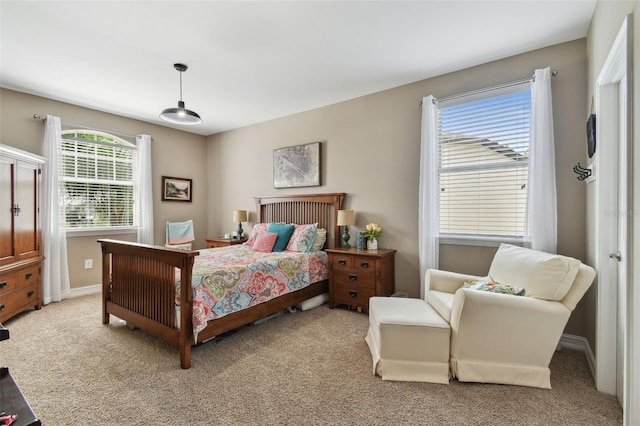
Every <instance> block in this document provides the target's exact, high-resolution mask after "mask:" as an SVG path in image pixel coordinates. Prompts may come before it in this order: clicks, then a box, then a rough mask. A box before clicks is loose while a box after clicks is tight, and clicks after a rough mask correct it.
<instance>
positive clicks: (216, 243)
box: [205, 238, 247, 248]
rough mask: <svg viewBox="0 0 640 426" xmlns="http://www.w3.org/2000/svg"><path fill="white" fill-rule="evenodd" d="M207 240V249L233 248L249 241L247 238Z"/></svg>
mask: <svg viewBox="0 0 640 426" xmlns="http://www.w3.org/2000/svg"><path fill="white" fill-rule="evenodd" d="M205 240H206V241H207V248H213V247H227V246H233V245H236V244H242V243H244V242H245V241H247V239H246V238H205Z"/></svg>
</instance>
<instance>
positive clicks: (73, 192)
mask: <svg viewBox="0 0 640 426" xmlns="http://www.w3.org/2000/svg"><path fill="white" fill-rule="evenodd" d="M59 152H60V160H59V161H60V164H59V169H58V175H59V177H60V184H61V191H60V193H61V200H60V201H61V202H60V218H61V219H60V224H61V228H65V229H67V230H74V229H82V230H88V229H105V228H133V227H135V226H136V225H137V223H136V221H137V219H136V215H135V214H134V209H135V203H134V200H135V194H136V192H137V185H136V182H135V176H136V170H135V167H136V146H135V144H133V143H131V142H128V141H126V140H124V139H121V138H118V137H116V136H113V135H109V134H107V133H103V132H97V131H90V130H69V131H63V132H62V138H61V141H60V150H59Z"/></svg>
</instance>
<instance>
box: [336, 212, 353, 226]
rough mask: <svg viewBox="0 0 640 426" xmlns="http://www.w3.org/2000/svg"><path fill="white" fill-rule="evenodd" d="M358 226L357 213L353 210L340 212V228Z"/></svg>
mask: <svg viewBox="0 0 640 426" xmlns="http://www.w3.org/2000/svg"><path fill="white" fill-rule="evenodd" d="M355 224H356V213H355V212H354V211H353V210H338V224H337V225H338V226H351V225H355Z"/></svg>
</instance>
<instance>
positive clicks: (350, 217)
mask: <svg viewBox="0 0 640 426" xmlns="http://www.w3.org/2000/svg"><path fill="white" fill-rule="evenodd" d="M355 223H356V214H355V212H354V211H353V210H338V223H337V225H338V226H344V230H343V232H342V239H343V240H344V243H343V244H342V247H345V248H351V245H350V244H349V238H351V236H349V225H355Z"/></svg>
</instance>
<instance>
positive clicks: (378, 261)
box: [326, 248, 396, 311]
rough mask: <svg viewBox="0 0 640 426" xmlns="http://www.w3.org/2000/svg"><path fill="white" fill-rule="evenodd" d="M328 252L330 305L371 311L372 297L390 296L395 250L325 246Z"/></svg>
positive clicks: (392, 285)
mask: <svg viewBox="0 0 640 426" xmlns="http://www.w3.org/2000/svg"><path fill="white" fill-rule="evenodd" d="M326 252H327V253H328V254H329V268H330V269H329V308H333V307H334V306H335V305H347V306H350V307H354V308H357V309H358V310H365V311H368V310H369V298H370V297H373V296H391V294H392V293H393V292H394V287H395V254H396V251H395V250H387V249H378V250H359V249H356V248H348V249H347V248H334V249H326Z"/></svg>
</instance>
